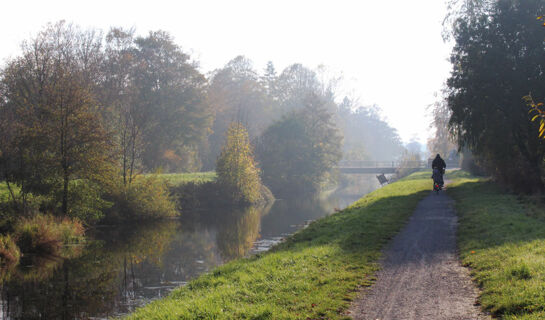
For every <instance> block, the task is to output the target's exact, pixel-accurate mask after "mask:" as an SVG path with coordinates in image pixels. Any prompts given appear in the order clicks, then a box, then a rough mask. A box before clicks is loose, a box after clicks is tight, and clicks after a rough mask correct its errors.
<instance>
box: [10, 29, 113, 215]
mask: <svg viewBox="0 0 545 320" xmlns="http://www.w3.org/2000/svg"><path fill="white" fill-rule="evenodd" d="M100 42H101V40H100V37H98V36H96V34H95V33H94V32H84V31H81V30H79V29H78V28H76V27H74V26H72V25H68V24H65V23H64V22H59V23H57V24H55V25H48V26H47V28H46V29H45V30H44V31H42V32H41V33H40V34H39V35H38V36H37V37H36V38H35V39H33V40H32V41H31V42H28V43H25V44H24V45H23V54H22V56H21V57H19V58H16V59H14V60H11V61H10V62H9V63H8V64H7V66H6V68H4V70H3V72H2V87H3V92H2V93H3V95H4V97H3V101H4V106H3V108H5V110H8V111H7V112H9V114H10V116H11V119H12V120H13V123H14V124H13V127H12V128H11V130H13V131H12V132H13V136H12V139H11V141H10V143H11V145H12V146H16V147H13V148H11V150H12V152H13V153H12V154H3V157H7V159H8V161H12V162H13V164H12V165H10V166H9V167H10V168H13V170H12V171H11V172H10V173H9V174H8V175H7V177H8V180H11V181H12V182H14V183H16V184H17V185H19V186H20V187H21V190H23V192H24V193H26V192H33V193H36V194H59V195H60V196H59V198H60V203H61V205H60V207H61V208H60V212H61V213H62V214H64V215H68V214H76V213H75V212H73V211H71V210H70V206H69V205H70V199H71V198H70V190H69V189H70V188H71V187H72V184H71V181H74V179H84V180H87V181H89V183H99V182H100V181H101V180H102V179H103V178H105V177H106V174H105V173H106V172H108V170H109V165H110V156H111V154H110V150H111V148H110V139H109V138H110V137H109V134H108V132H107V131H106V130H105V128H104V127H103V123H102V119H101V115H100V112H99V110H98V107H97V103H96V101H95V99H94V97H93V93H92V92H93V85H94V83H93V82H94V81H95V80H96V77H95V75H96V70H97V69H96V67H97V64H98V63H100V62H99V61H100V59H101V57H100ZM91 191H93V192H99V191H98V189H94V190H91ZM92 213H96V211H93V212H92Z"/></svg>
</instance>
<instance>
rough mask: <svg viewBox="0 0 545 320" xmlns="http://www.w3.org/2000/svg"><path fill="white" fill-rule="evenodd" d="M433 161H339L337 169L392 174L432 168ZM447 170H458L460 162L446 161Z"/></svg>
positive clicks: (348, 171) (343, 171)
mask: <svg viewBox="0 0 545 320" xmlns="http://www.w3.org/2000/svg"><path fill="white" fill-rule="evenodd" d="M432 161H433V159H429V160H425V161H359V160H357V161H353V160H342V161H339V164H338V166H337V169H338V170H339V172H341V173H346V174H391V173H396V172H397V171H398V170H399V169H400V168H404V169H428V168H431V162H432ZM445 162H446V164H447V168H458V167H459V164H458V161H457V160H456V161H448V160H446V161H445Z"/></svg>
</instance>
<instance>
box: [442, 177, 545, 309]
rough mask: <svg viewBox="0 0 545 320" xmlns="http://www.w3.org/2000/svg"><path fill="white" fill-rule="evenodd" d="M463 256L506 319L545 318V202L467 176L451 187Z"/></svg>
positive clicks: (484, 298)
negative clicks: (520, 195)
mask: <svg viewBox="0 0 545 320" xmlns="http://www.w3.org/2000/svg"><path fill="white" fill-rule="evenodd" d="M448 193H449V195H451V196H452V197H453V198H454V199H455V200H456V209H457V211H458V215H459V217H460V220H459V221H460V225H459V229H458V243H459V248H460V254H461V258H462V261H463V263H464V264H465V265H467V266H469V267H470V268H471V269H472V276H473V277H474V279H475V280H476V281H477V283H478V285H479V286H480V287H481V289H482V293H481V296H480V302H481V304H482V306H483V307H484V308H485V309H487V310H489V311H490V312H491V313H492V314H493V315H494V316H498V317H501V318H502V319H545V207H544V205H543V203H542V202H541V203H540V201H538V202H537V203H536V201H532V200H533V199H532V198H528V197H518V196H516V195H512V194H508V193H506V192H505V191H503V190H502V189H500V188H499V187H498V186H497V185H495V184H494V183H493V182H490V181H487V180H485V179H475V178H471V177H468V176H466V177H465V178H461V179H459V180H458V181H457V182H456V183H454V184H453V185H451V186H449V190H448Z"/></svg>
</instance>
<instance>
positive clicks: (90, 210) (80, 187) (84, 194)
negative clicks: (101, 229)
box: [68, 179, 113, 225]
mask: <svg viewBox="0 0 545 320" xmlns="http://www.w3.org/2000/svg"><path fill="white" fill-rule="evenodd" d="M102 189H103V187H102V186H100V185H99V184H97V183H94V182H93V181H89V180H83V179H79V180H74V181H72V183H71V184H70V189H69V193H68V203H69V208H70V210H69V211H68V216H70V217H72V218H77V219H79V220H80V221H82V222H84V223H85V224H86V225H90V224H94V223H96V222H97V221H99V220H100V219H101V218H103V217H104V210H106V209H108V208H110V207H111V206H112V205H113V203H111V202H109V201H106V200H104V199H103V194H104V192H103V190H102Z"/></svg>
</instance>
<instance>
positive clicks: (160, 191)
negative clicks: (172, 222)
mask: <svg viewBox="0 0 545 320" xmlns="http://www.w3.org/2000/svg"><path fill="white" fill-rule="evenodd" d="M111 197H112V202H114V206H113V207H112V209H111V210H110V211H109V212H108V214H107V217H106V219H107V220H149V219H159V218H165V217H173V216H176V215H178V210H177V208H176V202H175V201H174V200H173V199H172V198H171V197H170V193H169V189H168V184H167V182H166V181H164V180H163V179H160V178H158V177H157V176H155V175H150V176H137V177H136V178H135V179H134V180H133V182H132V183H131V184H130V185H128V186H127V187H124V186H120V187H118V190H116V191H114V194H112V195H111Z"/></svg>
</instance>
